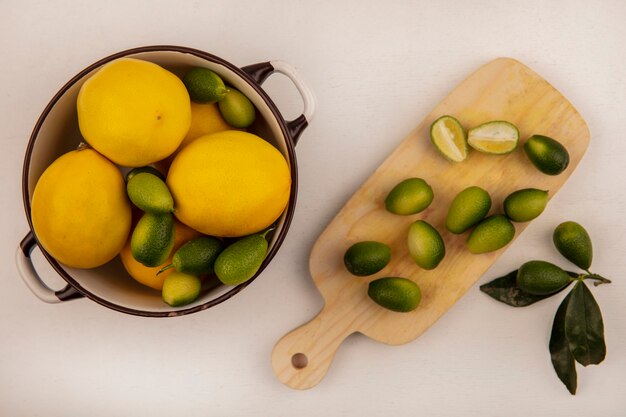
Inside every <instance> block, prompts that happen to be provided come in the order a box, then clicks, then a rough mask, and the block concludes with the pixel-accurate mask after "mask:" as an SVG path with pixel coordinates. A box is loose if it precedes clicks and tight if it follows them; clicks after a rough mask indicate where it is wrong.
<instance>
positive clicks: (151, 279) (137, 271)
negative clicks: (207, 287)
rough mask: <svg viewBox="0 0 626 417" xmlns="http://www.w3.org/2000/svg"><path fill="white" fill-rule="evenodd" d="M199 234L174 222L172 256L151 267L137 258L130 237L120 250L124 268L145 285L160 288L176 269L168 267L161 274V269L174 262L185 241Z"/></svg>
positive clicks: (199, 234)
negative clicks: (175, 254)
mask: <svg viewBox="0 0 626 417" xmlns="http://www.w3.org/2000/svg"><path fill="white" fill-rule="evenodd" d="M199 236H201V233H200V232H197V231H195V230H193V229H191V228H189V227H187V226H185V225H184V224H182V223H180V222H177V221H176V222H174V247H173V248H172V252H171V255H170V257H169V258H167V260H166V261H165V262H164V263H163V264H162V265H159V266H156V267H154V268H151V267H148V266H144V265H143V264H141V263H140V262H138V261H137V260H135V258H133V254H132V251H131V249H130V239H128V241H127V242H126V245H125V246H124V248H123V249H122V251H121V252H120V258H121V260H122V263H123V264H124V268H126V271H127V272H128V274H129V275H130V276H131V277H133V278H134V279H135V280H137V281H139V282H140V283H142V284H143V285H147V286H148V287H150V288H154V289H155V290H160V289H162V288H163V281H165V278H167V276H168V275H169V274H171V273H172V272H174V269H173V268H171V269H167V270H165V271H163V272H162V273H160V274H159V275H157V272H159V270H160V269H161V268H163V267H164V266H166V265H169V264H171V263H172V256H174V253H175V252H176V251H177V250H178V248H180V247H181V246H182V245H183V244H184V243H186V242H188V241H190V240H191V239H194V238H196V237H199Z"/></svg>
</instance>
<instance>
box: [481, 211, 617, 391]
mask: <svg viewBox="0 0 626 417" xmlns="http://www.w3.org/2000/svg"><path fill="white" fill-rule="evenodd" d="M572 224H574V225H575V227H573V226H572ZM564 225H567V226H568V227H573V230H575V232H576V233H574V234H573V235H570V236H569V237H568V239H580V238H581V236H582V238H585V239H586V240H587V241H586V244H585V246H584V248H583V251H584V255H585V256H583V257H582V258H585V261H584V263H583V264H581V262H580V259H581V253H580V252H581V248H580V246H579V247H578V248H574V249H572V247H570V248H569V249H568V248H567V246H568V245H567V243H568V242H567V241H565V243H563V239H562V237H561V235H562V233H561V232H562V230H563V227H562V226H564ZM557 231H559V232H560V233H557ZM572 236H573V237H572ZM554 241H555V246H556V247H557V249H558V250H559V252H560V253H561V254H562V255H563V256H564V257H565V258H567V259H568V260H570V261H571V262H572V263H574V264H576V265H577V266H579V267H580V268H581V269H583V270H584V271H585V273H576V272H572V271H566V272H567V274H568V275H569V276H570V277H571V280H570V281H569V282H568V283H566V285H564V286H563V287H562V288H560V289H558V290H557V291H555V292H552V293H549V294H542V295H538V294H531V293H529V292H527V291H524V290H523V289H522V288H520V287H519V286H518V284H517V276H518V270H515V271H512V272H510V273H508V274H506V275H504V276H502V277H499V278H496V279H494V280H492V281H490V282H488V283H486V284H484V285H481V287H480V290H481V291H482V292H484V293H485V294H487V295H489V296H490V297H492V298H494V299H496V300H498V301H500V302H502V303H504V304H507V305H509V306H513V307H526V306H529V305H531V304H534V303H536V302H538V301H541V300H544V299H546V298H549V297H552V296H553V295H556V294H558V293H559V292H561V291H563V290H564V289H565V288H568V287H569V286H570V284H572V283H574V286H573V288H572V289H571V291H570V292H569V293H568V294H567V296H565V298H564V299H563V301H562V302H561V304H560V305H559V308H558V309H557V311H556V315H555V317H554V321H553V323H552V332H551V334H550V343H549V350H550V358H551V360H552V366H553V367H554V370H555V371H556V374H557V376H558V377H559V379H560V380H561V382H563V384H565V386H566V387H567V389H568V391H569V392H570V393H571V394H572V395H575V394H576V387H577V373H576V362H578V363H580V364H581V365H583V366H587V365H597V364H599V363H601V362H602V361H603V360H604V358H605V357H606V343H605V340H604V322H603V319H602V313H601V311H600V307H599V305H598V303H597V302H596V300H595V298H594V297H593V294H592V293H591V291H590V290H589V288H588V287H587V285H586V284H585V282H584V281H585V280H593V281H594V286H598V285H600V284H609V283H611V280H609V279H607V278H605V277H603V276H601V275H598V274H594V273H592V272H591V271H590V270H589V266H590V264H591V257H592V249H591V240H590V239H589V235H588V234H587V232H586V231H585V229H584V228H583V227H582V226H580V225H579V224H577V223H574V222H565V223H562V224H561V225H559V226H558V227H557V228H556V229H555V233H554ZM564 248H565V249H564ZM577 251H578V253H577Z"/></svg>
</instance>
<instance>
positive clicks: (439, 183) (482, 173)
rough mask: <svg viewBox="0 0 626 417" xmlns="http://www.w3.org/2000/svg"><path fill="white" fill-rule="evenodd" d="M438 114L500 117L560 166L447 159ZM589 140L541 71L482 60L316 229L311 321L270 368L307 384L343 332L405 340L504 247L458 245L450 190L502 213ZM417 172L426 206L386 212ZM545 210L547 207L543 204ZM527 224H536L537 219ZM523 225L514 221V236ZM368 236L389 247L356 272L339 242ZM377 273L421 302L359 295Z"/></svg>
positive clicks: (474, 120) (516, 157)
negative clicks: (397, 306) (373, 268)
mask: <svg viewBox="0 0 626 417" xmlns="http://www.w3.org/2000/svg"><path fill="white" fill-rule="evenodd" d="M444 114H450V115H453V116H455V117H456V118H457V119H458V120H459V121H460V122H461V123H462V124H463V126H465V127H466V128H471V127H473V126H477V125H479V124H480V123H483V122H487V121H490V120H508V121H510V122H512V123H514V124H515V125H516V126H517V127H518V128H519V130H520V134H521V142H522V143H523V141H525V140H526V138H528V137H529V136H530V135H532V134H543V135H546V136H550V137H552V138H554V139H556V140H558V141H560V142H561V143H562V144H563V145H564V146H565V147H566V148H567V149H568V151H569V154H570V164H569V166H568V168H567V170H565V171H564V172H563V173H561V174H560V175H558V176H548V175H544V174H542V173H541V172H539V171H538V170H537V169H536V168H535V167H534V166H533V165H532V164H531V163H530V161H529V160H528V158H527V157H526V155H525V153H524V152H523V149H522V146H521V144H520V147H519V148H518V149H517V150H515V151H514V152H513V153H511V154H508V155H504V156H497V155H485V154H481V153H480V152H477V151H473V150H472V151H471V152H470V154H469V156H468V158H467V159H466V160H465V161H464V162H461V163H457V164H454V163H450V162H448V161H446V160H445V159H444V158H443V157H441V156H440V155H439V154H438V153H437V152H436V150H435V148H434V147H433V146H432V144H431V142H430V136H429V127H430V125H431V123H432V122H433V121H434V120H435V119H436V118H438V117H439V116H442V115H444ZM588 144H589V129H588V128H587V125H586V123H585V121H584V120H583V118H582V117H581V116H580V114H579V113H578V112H577V111H576V109H574V107H573V106H572V105H571V104H570V103H569V102H568V101H567V100H566V99H565V97H563V96H562V95H561V94H560V93H559V92H558V91H557V90H556V89H555V88H554V87H552V86H551V85H550V84H548V82H546V81H545V80H544V79H543V78H541V77H540V76H539V75H537V74H536V73H535V72H533V71H532V70H530V69H529V68H528V67H526V66H524V65H522V64H521V63H519V62H518V61H515V60H513V59H509V58H500V59H496V60H494V61H491V62H489V63H488V64H486V65H484V66H483V67H481V68H479V69H478V70H477V71H476V72H474V73H473V74H471V75H470V76H469V77H468V78H467V79H465V81H463V82H462V83H461V84H460V85H459V86H458V87H457V88H456V89H455V90H454V91H452V93H450V95H449V96H448V97H446V98H445V99H444V100H443V101H442V102H441V103H440V104H439V105H438V106H437V107H435V109H434V110H433V111H432V112H431V113H430V114H429V115H428V116H426V118H425V119H424V120H423V121H422V122H421V123H420V124H419V125H418V126H417V128H416V129H415V130H414V131H412V132H411V133H410V134H409V135H408V137H407V138H406V139H405V140H404V141H403V142H402V143H400V145H399V146H398V147H397V148H396V150H395V151H394V152H393V153H392V154H391V155H390V156H389V157H388V158H387V159H386V160H385V161H384V162H383V163H382V165H381V166H380V167H379V168H378V169H377V170H376V171H375V172H374V173H373V174H372V176H371V177H370V178H369V179H368V180H367V181H365V183H364V184H363V185H362V186H361V188H359V189H358V190H357V192H356V193H355V194H354V195H353V196H352V197H351V198H350V200H349V201H348V202H347V203H346V204H345V206H344V207H343V208H342V209H341V211H340V212H339V213H338V214H337V216H336V217H335V218H334V219H333V220H332V221H331V222H330V224H329V225H328V227H326V229H325V230H324V232H323V233H322V234H321V235H320V237H319V238H318V240H317V242H316V243H315V245H314V246H313V250H312V252H311V257H310V263H309V269H310V272H311V276H312V277H313V280H314V281H315V284H316V286H317V288H318V289H319V291H320V292H321V294H322V296H323V297H324V300H325V306H324V308H323V309H322V311H321V312H320V313H319V314H318V315H317V316H316V317H315V318H313V320H311V321H309V322H308V323H306V324H304V325H303V326H301V327H299V328H297V329H295V330H294V331H292V332H291V333H289V334H287V335H286V336H284V337H283V338H282V339H281V340H280V341H279V342H278V343H277V344H276V346H275V347H274V350H273V352H272V366H273V368H274V372H275V373H276V376H277V377H278V379H279V380H280V381H282V382H283V383H285V384H287V385H288V386H290V387H292V388H297V389H307V388H310V387H312V386H314V385H316V384H317V383H318V382H320V380H321V379H322V378H323V377H324V375H325V374H326V371H327V370H328V368H329V366H330V364H331V362H332V360H333V357H334V355H335V352H336V351H337V348H338V347H339V345H340V344H341V342H342V341H343V340H344V339H345V338H346V337H347V336H348V335H350V334H352V333H355V332H360V333H362V334H364V335H366V336H368V337H370V338H372V339H374V340H378V341H380V342H383V343H387V344H390V345H398V344H403V343H407V342H409V341H411V340H414V339H415V338H417V337H418V336H419V335H421V334H422V333H423V332H424V331H425V330H426V329H428V328H429V327H430V326H431V325H432V324H433V323H434V322H435V321H436V320H437V319H438V318H439V317H441V316H442V315H443V314H444V313H445V312H446V311H447V310H448V309H449V308H450V307H451V306H452V305H453V304H454V303H455V302H456V301H457V300H458V299H459V298H460V297H461V296H462V295H463V294H465V292H466V291H467V290H468V289H469V288H470V287H471V286H472V285H474V283H475V282H476V281H477V280H478V279H479V278H480V276H481V275H482V274H483V273H484V272H485V271H486V270H487V269H488V268H489V267H490V266H491V264H493V262H495V260H496V259H497V258H498V257H499V256H500V255H501V254H502V253H503V251H504V250H506V248H503V249H500V250H499V251H496V252H492V253H487V254H482V255H472V254H471V253H470V252H469V251H468V250H467V249H466V248H465V240H466V239H467V235H468V232H466V233H465V234H463V235H454V234H452V233H450V232H448V231H447V229H446V228H445V217H446V214H447V210H448V207H449V205H450V202H451V201H452V199H453V198H454V196H455V195H456V194H457V193H458V192H459V191H461V190H462V189H464V188H466V187H469V186H471V185H478V186H480V187H483V188H484V189H486V190H487V191H489V193H490V194H491V197H492V200H493V205H492V209H491V213H496V212H502V201H503V200H504V198H505V197H506V196H507V195H508V194H509V193H511V192H513V191H515V190H518V189H520V188H527V187H534V188H541V189H546V190H549V196H550V197H552V196H554V194H555V193H556V192H557V191H558V189H559V188H560V187H561V186H562V185H563V183H564V182H565V181H566V180H567V178H568V177H569V176H570V174H571V173H572V172H573V171H574V169H575V168H576V166H577V165H578V163H579V162H580V160H581V158H582V156H583V154H584V153H585V150H586V149H587V146H588ZM409 177H421V178H424V179H425V180H426V181H427V182H428V183H429V184H430V185H431V186H432V188H433V191H434V194H435V198H434V200H433V202H432V204H431V205H430V207H429V208H428V209H426V210H425V211H423V212H422V213H419V214H416V215H412V216H398V215H394V214H391V213H388V212H387V211H386V210H385V207H384V199H385V197H386V196H387V193H388V192H389V190H391V189H392V188H393V186H395V185H396V184H397V183H398V182H400V181H402V180H404V179H406V178H409ZM546 210H550V204H549V203H548V207H547V208H546ZM418 219H424V220H426V221H427V222H429V223H430V224H431V225H433V226H434V227H435V228H436V229H437V230H438V231H439V232H440V233H441V236H442V237H443V240H444V241H445V245H446V256H445V258H444V259H443V261H442V262H441V263H440V264H439V266H438V267H437V268H436V269H434V270H431V271H426V270H423V269H421V268H419V267H418V266H417V265H416V264H415V263H414V262H413V260H412V259H411V257H410V255H409V253H408V248H407V244H406V239H407V230H408V226H409V225H410V224H411V223H412V222H414V221H415V220H418ZM534 221H541V217H539V218H538V219H536V220H534ZM526 225H527V223H516V224H515V229H516V236H519V234H520V233H521V232H522V231H523V230H524V228H525V227H526ZM362 240H376V241H380V242H384V243H386V244H388V245H389V246H390V247H391V250H392V259H391V262H390V263H389V265H387V267H385V269H383V270H382V271H381V272H379V273H377V274H375V275H373V276H370V277H356V276H353V275H351V274H350V273H348V272H347V271H346V269H345V267H344V265H343V255H344V253H345V251H346V249H347V248H348V247H349V246H350V245H352V244H353V243H355V242H358V241H362ZM384 276H399V277H405V278H409V279H411V280H413V281H415V282H417V283H418V284H419V286H420V287H421V290H422V301H421V304H420V305H419V307H418V308H417V309H416V310H414V311H412V312H410V313H397V312H393V311H389V310H385V309H384V308H382V307H380V306H378V305H377V304H375V303H374V302H373V301H372V300H371V299H370V298H369V297H368V296H367V286H368V283H369V282H370V281H372V280H374V279H376V278H380V277H384Z"/></svg>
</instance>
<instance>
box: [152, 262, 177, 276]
mask: <svg viewBox="0 0 626 417" xmlns="http://www.w3.org/2000/svg"><path fill="white" fill-rule="evenodd" d="M173 267H174V264H169V265H166V266H164V267H163V268H161V269H159V272H157V273H156V274H157V275H159V274H160V273H161V272H165V271H167V270H168V269H170V268H173Z"/></svg>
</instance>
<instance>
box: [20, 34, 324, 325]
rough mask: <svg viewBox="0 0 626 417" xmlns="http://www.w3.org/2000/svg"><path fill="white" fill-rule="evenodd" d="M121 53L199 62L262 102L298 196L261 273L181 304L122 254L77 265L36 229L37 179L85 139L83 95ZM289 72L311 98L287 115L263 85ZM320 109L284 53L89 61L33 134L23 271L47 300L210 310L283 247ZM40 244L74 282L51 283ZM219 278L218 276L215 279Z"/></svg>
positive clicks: (257, 126) (268, 132)
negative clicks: (302, 157) (170, 301)
mask: <svg viewBox="0 0 626 417" xmlns="http://www.w3.org/2000/svg"><path fill="white" fill-rule="evenodd" d="M121 57H133V58H138V59H143V60H146V61H151V62H154V63H156V64H159V65H161V66H163V67H164V68H167V69H168V70H170V71H172V72H174V73H176V74H178V75H182V74H183V73H184V72H185V71H186V70H188V69H189V68H191V67H195V66H202V67H206V68H209V69H211V70H213V71H214V72H216V73H217V74H219V75H220V76H221V77H222V78H223V79H224V81H225V82H226V83H227V84H230V85H232V86H233V87H235V88H236V89H238V90H240V91H241V92H242V93H244V94H245V95H246V96H247V97H248V98H249V99H250V100H251V101H252V102H253V103H254V105H255V107H256V109H257V111H258V113H257V120H255V122H254V124H253V125H252V127H251V129H250V130H251V131H253V132H254V133H256V134H258V135H259V136H261V137H262V138H264V139H266V140H268V141H269V142H271V143H272V144H273V145H274V146H275V147H276V148H277V149H278V150H280V152H282V154H283V155H284V156H285V158H286V159H287V161H288V162H289V166H290V169H291V179H292V182H291V184H292V185H291V198H290V201H289V204H288V206H287V208H286V210H285V212H284V213H283V214H282V216H281V217H280V219H279V220H278V221H277V224H276V229H275V230H274V231H273V233H272V235H271V237H270V242H269V249H268V254H267V257H266V259H265V261H264V262H263V265H262V266H261V268H260V270H259V271H258V273H257V274H256V275H255V276H254V277H253V278H252V279H250V280H249V281H247V282H245V283H243V284H241V285H238V286H236V287H227V286H220V287H217V288H215V286H214V285H213V288H204V289H203V291H202V293H201V295H200V297H199V298H198V299H197V300H196V301H195V302H194V303H192V304H190V305H187V306H184V307H179V308H174V307H170V306H168V305H167V304H165V303H164V302H163V301H162V300H161V298H160V294H159V293H158V292H156V291H154V290H151V289H149V288H147V287H144V286H142V285H141V284H139V283H138V282H136V281H135V280H133V279H132V278H131V277H130V276H129V275H128V273H127V272H126V270H125V269H124V267H123V265H122V263H121V261H120V260H119V257H116V258H115V259H114V260H113V261H111V262H109V263H107V264H106V265H103V266H102V267H99V268H95V269H75V268H69V267H67V266H65V265H62V264H60V263H59V262H57V261H56V260H55V259H54V258H53V257H52V256H50V254H48V253H47V252H46V251H45V250H43V248H42V247H41V246H40V245H39V244H38V243H37V237H36V236H35V235H34V233H33V231H32V230H33V227H32V220H31V210H30V201H31V198H32V194H33V190H34V188H35V185H36V184H37V180H38V179H39V177H40V175H41V174H42V173H43V171H44V170H45V169H46V168H47V167H48V166H49V165H50V164H51V163H52V162H53V161H54V160H55V159H56V158H58V157H59V156H61V155H62V154H64V153H66V152H68V151H70V150H72V149H75V148H76V146H77V144H78V143H79V142H81V141H82V138H81V135H80V131H79V130H78V119H77V114H76V98H77V96H78V91H79V90H80V87H81V85H82V84H83V82H84V81H85V80H86V79H87V78H88V77H89V76H90V75H91V74H93V73H94V72H95V71H96V70H98V68H100V67H101V66H102V65H104V64H106V63H107V62H110V61H112V60H114V59H117V58H121ZM276 72H278V73H282V74H284V75H286V76H287V77H288V78H289V79H291V81H292V82H293V84H294V85H295V86H296V88H297V89H298V91H299V93H300V95H301V96H302V99H303V102H304V110H303V114H302V115H300V116H299V117H297V118H296V119H294V120H291V121H286V120H285V119H284V118H283V117H282V116H281V114H280V112H279V111H278V108H277V107H276V105H275V104H274V102H273V101H272V99H271V98H270V97H269V96H268V95H267V93H266V92H265V91H264V90H263V88H262V87H261V84H262V83H263V82H264V81H265V79H267V77H269V76H270V75H271V74H273V73H276ZM314 110H315V100H314V97H313V94H312V93H311V90H310V89H309V88H308V87H307V86H306V84H305V83H304V82H303V81H302V79H301V78H300V77H299V76H298V75H297V73H296V71H295V69H294V68H293V67H292V66H291V65H289V64H287V63H285V62H282V61H268V62H263V63H259V64H254V65H250V66H246V67H243V68H238V67H236V66H235V65H233V64H231V63H229V62H227V61H225V60H223V59H221V58H219V57H217V56H214V55H211V54H209V53H206V52H203V51H199V50H196V49H191V48H186V47H180V46H147V47H141V48H135V49H130V50H126V51H123V52H119V53H116V54H113V55H111V56H108V57H106V58H104V59H102V60H100V61H98V62H96V63H94V64H93V65H90V66H89V67H87V68H85V69H84V70H83V71H81V72H80V73H78V75H76V76H75V77H74V78H72V79H71V80H70V81H68V83H67V84H65V85H64V86H63V88H61V90H59V92H58V93H57V94H56V95H55V96H54V97H53V98H52V100H51V101H50V103H49V104H48V105H47V106H46V108H45V109H44V111H43V113H42V114H41V116H40V117H39V120H38V121H37V124H36V125H35V128H34V130H33V133H32V135H31V137H30V141H29V143H28V147H27V149H26V155H25V158H24V168H23V173H22V194H23V199H24V208H25V211H26V218H27V219H28V223H29V226H30V228H31V231H29V232H28V234H27V235H26V237H25V238H24V239H23V240H22V242H21V243H20V245H19V247H18V249H17V254H16V262H17V266H18V270H19V272H20V275H21V277H22V279H23V280H24V282H25V283H26V285H27V286H28V287H29V288H30V289H31V291H32V292H33V293H34V294H35V295H36V296H37V297H39V298H40V299H41V300H43V301H45V302H49V303H58V302H61V301H66V300H70V299H75V298H81V297H87V298H89V299H91V300H93V301H95V302H97V303H99V304H101V305H103V306H106V307H109V308H111V309H114V310H117V311H120V312H123V313H128V314H134V315H139V316H148V317H172V316H179V315H183V314H188V313H194V312H197V311H201V310H205V309H207V308H209V307H212V306H214V305H217V304H219V303H221V302H223V301H225V300H227V299H229V298H231V297H232V296H234V295H235V294H237V293H238V292H240V291H241V290H243V289H244V288H245V287H247V286H248V285H249V284H250V283H251V282H252V281H253V280H254V279H255V278H256V277H257V276H258V275H259V274H260V273H261V272H262V271H263V269H264V268H265V267H266V266H267V265H268V263H269V262H270V261H271V260H272V258H273V257H274V255H275V254H276V252H277V251H278V248H279V247H280V245H281V243H282V242H283V239H284V238H285V235H286V233H287V230H288V228H289V224H290V222H291V219H292V217H293V212H294V209H295V203H296V194H297V187H298V175H297V164H296V155H295V152H294V145H295V143H296V141H297V139H298V137H299V136H300V134H301V133H302V131H303V130H304V129H305V128H306V126H307V125H308V123H309V121H310V120H311V117H312V116H313V112H314ZM35 247H39V249H40V250H41V251H42V253H43V255H44V256H45V258H46V259H47V261H48V262H49V263H50V265H51V266H52V267H53V268H54V270H55V271H56V272H57V273H58V274H59V275H60V276H61V277H62V278H63V279H64V280H65V281H66V282H67V285H66V286H65V287H64V288H62V289H59V290H53V289H51V288H49V287H48V286H47V285H46V284H45V283H44V282H43V280H42V279H41V278H40V277H39V275H38V274H37V271H36V270H35V268H34V266H33V263H32V260H31V252H32V250H33V249H34V248H35ZM213 282H215V281H213Z"/></svg>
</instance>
